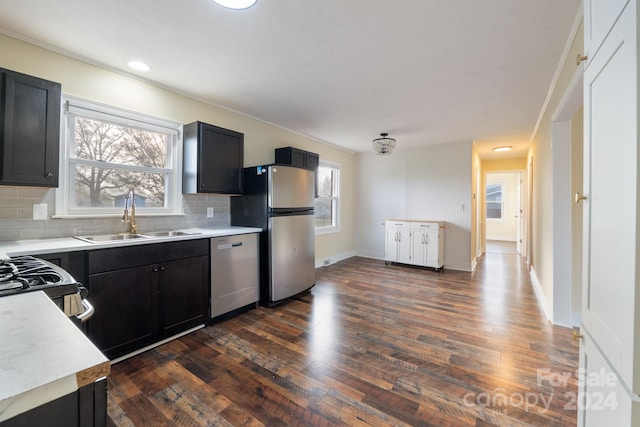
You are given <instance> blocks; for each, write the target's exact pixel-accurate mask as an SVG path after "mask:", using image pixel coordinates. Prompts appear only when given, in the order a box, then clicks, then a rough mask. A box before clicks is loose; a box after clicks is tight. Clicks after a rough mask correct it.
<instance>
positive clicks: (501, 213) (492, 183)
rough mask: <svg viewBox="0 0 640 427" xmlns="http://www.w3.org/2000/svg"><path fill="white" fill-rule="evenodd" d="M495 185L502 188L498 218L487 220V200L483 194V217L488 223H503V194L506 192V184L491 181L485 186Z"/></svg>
mask: <svg viewBox="0 0 640 427" xmlns="http://www.w3.org/2000/svg"><path fill="white" fill-rule="evenodd" d="M495 184H500V185H501V186H502V199H501V200H500V215H501V217H500V218H489V217H487V207H486V205H487V198H486V194H485V200H484V203H485V213H484V216H485V217H486V220H487V221H489V222H504V194H505V192H506V183H505V182H504V181H491V182H487V186H489V185H495Z"/></svg>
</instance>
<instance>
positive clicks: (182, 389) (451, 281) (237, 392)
mask: <svg viewBox="0 0 640 427" xmlns="http://www.w3.org/2000/svg"><path fill="white" fill-rule="evenodd" d="M316 279H317V284H316V286H315V287H314V288H313V290H312V291H311V292H310V293H307V294H304V295H303V296H301V297H300V298H297V299H295V300H292V301H290V302H288V303H286V304H283V305H281V306H278V307H276V308H273V309H267V308H259V309H256V310H252V311H250V312H248V313H245V314H242V315H240V316H238V317H235V318H233V319H231V320H227V321H225V322H222V323H219V324H217V325H214V326H209V327H206V328H204V329H202V330H199V331H197V332H195V333H192V334H189V335H187V336H185V337H182V338H180V339H177V340H174V341H172V342H169V343H167V344H164V345H162V346H160V347H157V348H155V349H153V350H150V351H148V352H145V353H143V354H141V355H138V356H134V357H132V358H129V359H127V360H125V361H122V362H120V363H117V364H115V365H114V366H113V367H112V370H111V377H110V378H109V389H108V390H109V391H108V405H109V407H108V413H109V420H108V423H109V425H117V426H132V425H134V426H162V425H166V426H205V425H221V426H230V425H233V426H262V425H266V426H324V425H345V426H354V425H374V426H388V425H389V426H393V425H397V426H403V425H415V426H439V427H441V426H525V425H526V426H529V425H532V426H571V425H575V424H576V410H575V407H574V406H575V400H574V396H575V394H576V392H577V379H576V369H577V362H578V342H576V341H575V340H573V339H572V332H571V330H569V329H566V328H560V327H556V326H553V325H551V324H549V323H548V322H547V321H546V320H545V318H544V316H543V314H542V312H541V311H540V309H539V308H538V304H537V302H536V298H535V295H534V292H533V290H532V288H531V283H530V279H529V273H528V272H527V271H526V269H525V268H524V267H523V265H522V264H521V261H520V257H517V256H512V255H508V256H507V255H504V254H496V253H488V254H486V255H485V256H484V257H483V258H482V260H481V261H480V263H479V265H478V267H477V269H476V271H475V272H474V273H463V272H455V271H450V270H446V269H445V271H444V272H443V273H436V272H434V271H431V270H427V269H421V268H412V267H407V266H401V265H388V266H385V264H384V262H383V261H377V260H371V259H366V258H358V257H354V258H351V259H348V260H346V261H342V262H339V263H337V264H334V265H331V266H328V267H324V268H321V269H318V270H317V271H316Z"/></svg>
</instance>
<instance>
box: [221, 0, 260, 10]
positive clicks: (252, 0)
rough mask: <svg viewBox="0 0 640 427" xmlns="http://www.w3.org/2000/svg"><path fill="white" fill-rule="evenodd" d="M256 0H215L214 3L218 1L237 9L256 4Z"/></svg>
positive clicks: (228, 7)
mask: <svg viewBox="0 0 640 427" xmlns="http://www.w3.org/2000/svg"><path fill="white" fill-rule="evenodd" d="M256 1H257V0H213V2H214V3H217V4H219V5H220V6H223V7H226V8H227V9H235V10H241V9H249V8H250V7H251V6H253V5H254V4H256Z"/></svg>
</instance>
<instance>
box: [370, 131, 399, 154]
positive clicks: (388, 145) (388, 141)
mask: <svg viewBox="0 0 640 427" xmlns="http://www.w3.org/2000/svg"><path fill="white" fill-rule="evenodd" d="M387 135H389V134H388V133H384V132H383V133H381V134H380V136H381V138H376V139H374V140H373V152H374V153H376V154H380V155H389V154H391V152H392V151H393V149H394V148H396V140H395V139H393V138H387Z"/></svg>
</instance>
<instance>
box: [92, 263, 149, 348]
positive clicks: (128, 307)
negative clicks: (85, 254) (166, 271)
mask: <svg viewBox="0 0 640 427" xmlns="http://www.w3.org/2000/svg"><path fill="white" fill-rule="evenodd" d="M154 268H155V266H142V267H133V268H125V269H122V270H116V271H108V272H104V273H98V274H91V275H89V280H88V283H87V285H88V288H89V293H90V295H91V303H92V304H93V306H94V307H95V309H96V312H95V314H94V315H93V317H92V318H91V319H89V321H88V322H87V335H88V336H89V339H91V341H92V342H93V343H94V344H95V345H96V346H97V347H98V348H99V349H100V350H101V351H102V352H103V353H104V354H105V356H107V357H108V358H109V359H113V358H115V357H118V356H122V355H123V354H126V353H128V352H131V351H134V350H137V349H139V348H142V347H144V346H146V345H149V344H151V343H152V342H153V340H154V339H155V338H156V337H157V336H158V290H157V283H156V281H155V280H153V279H154V277H153V276H154V274H153V269H154Z"/></svg>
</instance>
